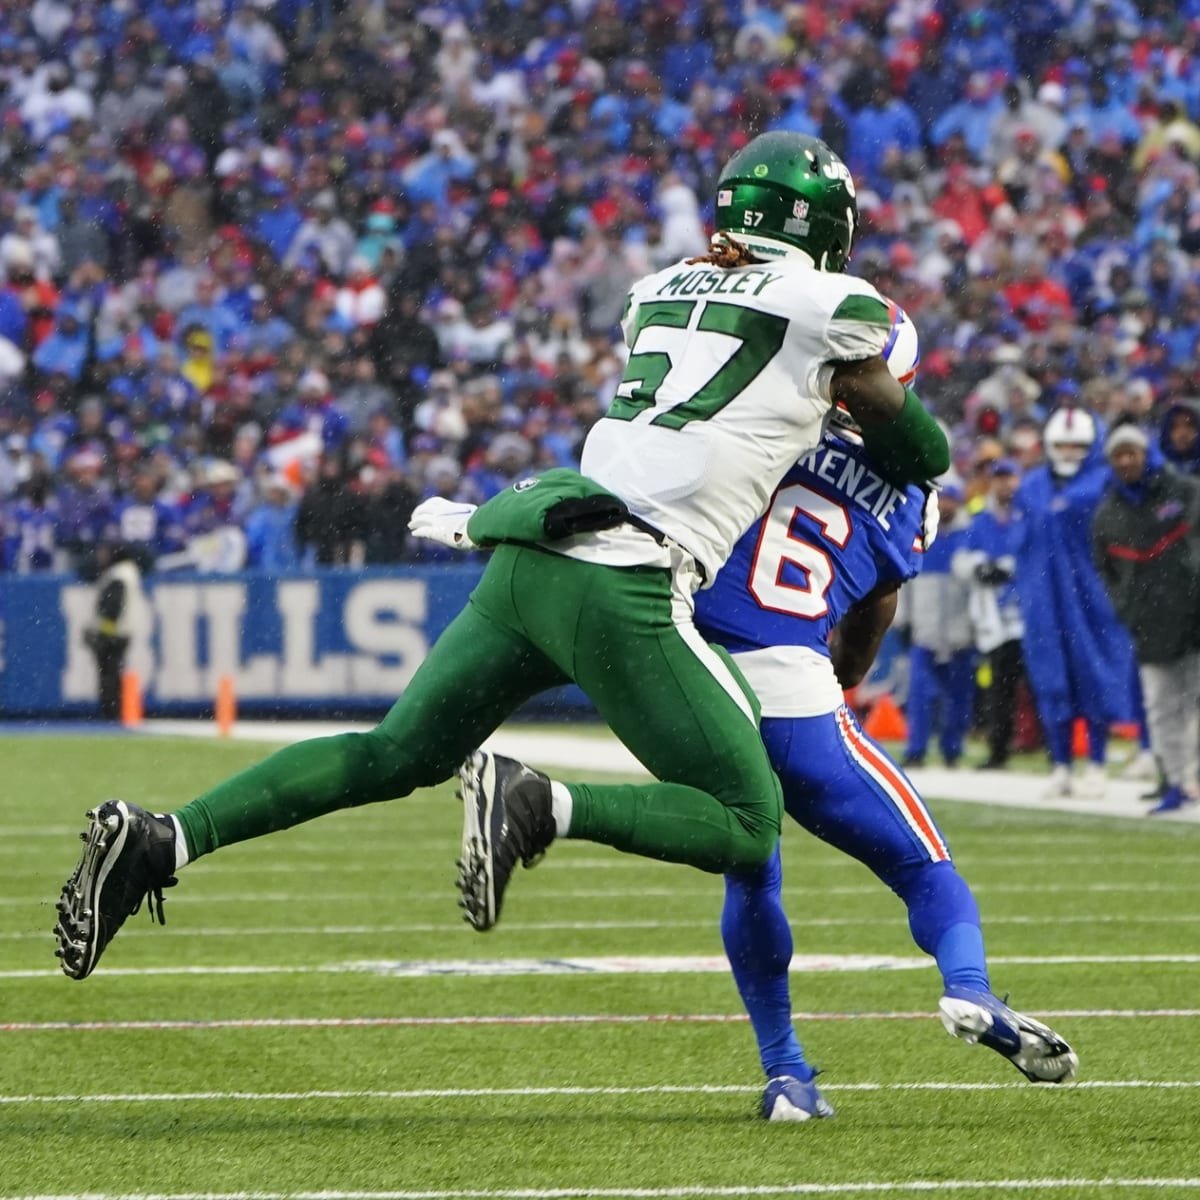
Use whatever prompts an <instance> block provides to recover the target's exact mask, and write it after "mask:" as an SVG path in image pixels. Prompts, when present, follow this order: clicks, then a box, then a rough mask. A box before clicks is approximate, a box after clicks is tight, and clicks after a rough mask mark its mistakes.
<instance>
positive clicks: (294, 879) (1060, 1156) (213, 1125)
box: [0, 729, 1200, 1200]
mask: <svg viewBox="0 0 1200 1200" xmlns="http://www.w3.org/2000/svg"><path fill="white" fill-rule="evenodd" d="M520 732H521V733H522V736H535V737H537V738H539V739H546V738H561V737H562V736H563V732H564V731H563V730H561V729H558V730H537V731H528V730H526V731H520ZM572 736H573V737H574V742H575V743H577V742H578V741H579V740H580V738H579V737H575V736H574V735H572ZM583 736H585V737H587V738H589V739H590V740H592V741H597V740H599V743H600V744H601V745H603V741H602V739H595V738H592V735H591V734H590V733H589V734H585V735H583ZM266 749H267V747H265V746H263V745H261V744H258V743H255V742H242V741H237V740H226V741H221V742H205V741H198V740H191V739H185V738H180V737H174V736H165V735H164V736H158V737H97V736H69V737H51V736H36V737H34V736H19V735H17V736H0V752H2V753H3V762H4V768H5V779H6V782H7V787H5V789H4V791H3V794H2V795H0V831H2V832H3V834H4V837H3V838H2V839H0V869H2V870H3V872H4V875H5V878H6V879H7V881H8V886H7V887H6V888H4V889H3V892H2V893H0V947H2V948H3V953H2V955H0V978H2V979H3V983H2V984H0V987H2V989H3V990H2V993H0V994H2V995H3V997H4V1003H3V1005H2V1006H0V1046H2V1048H3V1059H2V1061H3V1063H4V1072H3V1077H2V1080H0V1113H2V1114H3V1120H2V1121H0V1200H12V1198H14V1197H18V1196H20V1197H31V1196H47V1197H49V1196H54V1197H83V1196H88V1197H95V1198H101V1197H117V1196H133V1197H139V1198H140V1197H151V1196H161V1197H172V1198H177V1200H182V1198H183V1197H197V1198H198V1197H201V1196H204V1197H214V1198H215V1197H229V1198H230V1200H234V1198H235V1197H236V1198H238V1200H251V1198H252V1197H260V1198H262V1200H268V1198H273V1197H276V1196H278V1197H284V1196H294V1197H299V1196H313V1197H322V1198H323V1200H339V1198H340V1200H384V1198H385V1197H394V1198H395V1200H454V1198H459V1197H461V1198H463V1200H466V1198H468V1197H481V1198H482V1197H492V1198H500V1197H512V1198H513V1200H517V1198H527V1200H555V1198H558V1197H562V1198H564V1200H565V1198H567V1197H575V1196H610V1197H618V1196H630V1197H635V1196H638V1197H647V1198H650V1197H674V1196H681V1197H682V1196H697V1197H708V1196H712V1197H717V1196H773V1195H779V1196H784V1195H815V1196H821V1195H829V1196H855V1195H862V1196H868V1195H912V1194H925V1193H940V1194H945V1195H947V1196H954V1197H967V1198H971V1200H974V1198H982V1197H989V1196H997V1195H1005V1196H1008V1195H1013V1194H1028V1195H1031V1196H1032V1195H1035V1194H1036V1195H1042V1194H1049V1195H1052V1196H1054V1197H1085V1196H1087V1197H1092V1196H1097V1197H1103V1196H1117V1195H1119V1196H1122V1197H1134V1198H1136V1197H1142V1196H1163V1195H1168V1194H1180V1195H1184V1194H1189V1195H1196V1194H1200V1149H1198V1147H1197V1142H1196V1137H1195V1114H1196V1112H1197V1111H1198V1110H1197V1093H1198V1092H1200V1005H1198V1003H1197V997H1198V996H1200V986H1198V985H1200V943H1198V941H1197V936H1196V934H1197V930H1198V928H1200V875H1198V874H1197V871H1196V865H1195V864H1196V860H1197V851H1198V850H1200V830H1198V829H1197V828H1196V825H1195V823H1194V821H1193V822H1178V823H1173V824H1168V823H1160V822H1157V821H1147V820H1145V819H1144V818H1142V819H1140V820H1138V821H1133V820H1128V819H1121V818H1119V817H1117V816H1115V815H1104V816H1098V815H1095V814H1086V813H1078V812H1054V811H1049V810H1046V809H1044V808H1040V807H1034V808H1031V809H1018V808H1002V807H999V806H996V805H994V804H987V803H982V802H980V801H979V798H977V799H976V802H974V803H969V804H968V803H958V802H954V801H946V802H939V803H937V804H936V805H935V811H936V813H937V815H938V817H939V820H940V821H941V823H942V825H943V827H944V829H945V831H946V833H947V835H948V837H949V839H950V842H951V846H952V848H953V849H954V850H955V854H956V858H957V859H958V861H959V862H960V864H961V865H962V867H963V869H964V872H965V873H966V874H967V876H968V878H970V879H971V881H972V883H973V884H974V886H975V887H976V890H977V892H978V895H979V899H980V903H981V906H982V908H983V912H984V919H985V929H986V932H987V933H988V943H989V950H990V953H991V955H992V959H993V976H994V982H995V986H996V988H997V990H998V991H999V992H1001V993H1002V994H1003V993H1004V992H1005V991H1011V992H1012V997H1011V998H1012V1002H1013V1003H1014V1004H1016V1005H1017V1006H1018V1007H1021V1008H1023V1009H1025V1010H1026V1011H1028V1012H1030V1013H1032V1014H1035V1015H1038V1014H1041V1015H1045V1016H1048V1017H1052V1019H1053V1020H1054V1022H1055V1024H1056V1025H1057V1026H1059V1027H1060V1028H1061V1029H1062V1031H1063V1032H1064V1033H1066V1034H1067V1036H1068V1037H1070V1038H1071V1040H1072V1041H1073V1042H1074V1043H1075V1045H1076V1048H1077V1050H1078V1051H1079V1054H1080V1058H1081V1071H1080V1082H1079V1084H1078V1085H1076V1086H1071V1087H1063V1088H1052V1087H1034V1086H1032V1085H1027V1084H1025V1083H1024V1082H1023V1081H1022V1080H1021V1079H1020V1077H1019V1076H1018V1075H1017V1073H1016V1072H1015V1071H1014V1070H1013V1069H1012V1068H1011V1067H1010V1066H1009V1065H1008V1064H1007V1063H1004V1062H1003V1061H1002V1060H1000V1059H999V1058H997V1057H996V1056H994V1055H992V1054H990V1053H989V1052H987V1051H985V1050H982V1049H980V1048H971V1047H967V1046H964V1045H962V1044H961V1043H957V1042H954V1041H953V1040H952V1039H950V1038H948V1037H946V1036H945V1034H944V1033H943V1032H942V1031H941V1028H940V1025H939V1024H938V1023H937V1022H936V1020H935V1019H934V1018H933V1016H932V1014H933V1012H934V1011H935V1007H936V1000H937V994H938V988H937V978H936V973H935V972H934V971H933V969H932V968H931V966H930V965H928V963H927V960H924V959H922V958H921V957H920V956H919V954H918V953H917V951H916V950H915V948H914V947H913V946H912V944H911V942H910V941H909V939H908V935H907V930H906V927H905V922H904V918H903V910H902V909H901V908H900V906H899V905H898V903H897V902H896V901H895V899H894V898H893V897H891V895H890V894H889V893H887V892H886V891H884V890H883V889H882V888H881V887H879V886H878V885H877V884H875V882H874V881H873V880H872V879H871V877H870V876H869V875H868V874H867V873H866V872H865V871H863V870H862V868H860V867H858V866H857V865H856V864H853V863H851V862H849V861H848V860H846V859H844V858H841V857H840V856H838V855H837V854H835V853H834V852H832V851H830V850H827V849H826V848H825V847H822V846H819V845H816V844H814V843H813V842H812V841H811V839H808V838H806V837H803V836H798V834H797V833H796V831H791V832H790V835H788V836H785V841H784V847H785V886H786V889H787V890H786V899H787V902H788V907H789V914H790V916H791V918H792V921H793V926H794V931H795V936H796V948H797V959H796V961H795V963H794V964H793V986H794V997H795V1004H796V1007H797V1009H798V1010H800V1012H799V1013H798V1019H799V1020H800V1031H801V1035H802V1037H803V1038H804V1040H805V1042H806V1045H807V1046H808V1048H809V1051H810V1055H811V1057H812V1058H813V1059H814V1061H816V1062H817V1063H818V1064H820V1065H821V1066H822V1067H823V1068H824V1072H825V1073H824V1075H823V1077H822V1087H823V1088H824V1089H825V1090H826V1091H827V1093H828V1095H829V1097H830V1099H831V1100H832V1102H833V1103H834V1104H835V1105H836V1106H837V1108H838V1116H837V1118H836V1119H835V1120H833V1121H826V1122H820V1123H812V1124H809V1125H806V1126H768V1125H766V1124H764V1123H762V1122H759V1121H757V1120H756V1119H755V1118H754V1115H753V1113H754V1105H755V1102H756V1099H757V1096H758V1092H759V1089H760V1086H761V1085H760V1080H759V1072H758V1067H757V1060H756V1056H755V1054H754V1048H753V1041H752V1038H751V1036H750V1031H749V1028H748V1026H747V1024H746V1022H745V1020H744V1018H743V1017H742V1015H741V1012H740V1007H739V1005H738V1001H737V996H736V993H735V991H734V988H733V985H732V982H731V981H730V979H729V977H728V975H727V973H726V972H725V970H724V967H723V963H722V961H721V957H720V955H721V945H720V937H719V931H718V928H717V919H718V915H719V912H720V901H721V889H720V883H719V881H718V880H716V879H713V878H710V877H707V876H704V875H702V874H700V873H697V872H693V871H688V870H686V869H684V868H678V867H671V866H667V865H662V864H653V863H641V862H640V861H637V860H634V859H631V858H629V857H624V856H621V855H618V854H615V853H610V852H608V851H605V850H603V849H601V848H598V847H595V846H590V845H585V844H562V845H559V846H556V847H555V848H554V849H553V851H552V853H551V854H550V856H549V857H548V858H547V861H546V862H545V864H543V865H542V866H540V867H539V868H538V869H537V870H536V871H534V872H531V873H528V874H524V873H523V874H522V876H521V877H520V878H518V879H517V880H516V882H515V884H514V887H513V891H512V893H511V896H510V899H509V902H508V905H507V908H506V914H505V916H506V919H505V921H504V922H503V923H502V924H501V926H500V928H499V929H497V930H496V931H494V932H493V933H491V934H489V935H486V936H480V935H477V934H475V933H473V932H471V931H470V930H468V929H467V928H466V927H465V925H462V924H461V923H460V922H459V921H458V920H457V912H456V909H455V907H454V900H455V896H456V893H455V892H454V889H453V886H452V879H453V873H454V872H453V859H454V856H455V852H456V847H457V837H458V823H459V810H458V806H457V804H455V803H454V802H453V799H452V791H453V789H452V787H451V786H449V785H447V786H445V787H442V788H439V789H434V790H431V791H428V792H423V793H419V794H418V795H416V796H414V797H412V798H410V799H409V800H407V801H403V802H398V803H395V804H390V805H378V806H374V807H372V808H370V809H366V810H359V811H352V812H345V813H339V814H336V815H334V816H331V817H328V818H325V819H324V820H322V821H321V822H320V823H319V824H317V823H314V824H311V825H308V826H304V827H300V828H297V829H294V830H291V831H288V832H287V833H284V834H280V835H277V836H276V837H273V838H271V839H269V840H266V841H262V842H260V843H257V844H254V843H249V844H245V845H241V846H235V847H230V848H228V849H227V850H225V851H223V852H221V853H220V854H219V855H217V856H214V858H213V859H212V860H210V861H206V862H203V863H199V864H197V865H196V866H195V867H193V868H188V869H187V870H186V871H185V872H184V873H183V875H182V876H181V881H180V886H179V888H178V889H175V890H173V891H172V892H169V893H168V899H167V920H168V925H167V927H166V928H165V929H159V928H158V927H157V926H153V925H151V923H150V921H149V920H148V919H147V918H146V917H145V916H144V914H141V913H139V914H138V915H137V916H135V917H134V918H132V919H131V921H130V923H129V925H128V926H127V928H126V929H125V930H124V931H123V932H122V934H121V936H120V937H119V938H118V939H117V941H116V942H115V943H114V944H113V946H112V947H111V948H110V950H109V952H108V954H107V955H106V957H105V959H104V961H103V962H102V963H101V966H100V968H99V969H98V971H97V973H96V975H95V976H94V977H93V978H92V979H90V980H88V981H86V982H85V983H82V984H76V983H72V982H70V981H68V980H66V979H65V978H63V977H62V976H61V975H59V974H58V973H57V971H56V969H55V967H54V964H53V958H52V938H51V937H50V934H49V929H50V926H51V925H53V923H54V912H53V903H54V900H55V898H56V896H57V892H58V888H59V887H60V885H61V883H62V880H63V878H65V875H66V874H67V873H68V872H69V870H70V868H71V866H72V865H73V863H74V860H75V855H76V847H77V845H78V843H77V842H75V841H74V840H73V834H74V832H75V831H76V830H78V829H79V828H81V827H82V822H81V818H82V813H83V810H84V809H85V808H87V807H88V806H89V805H90V804H92V803H94V802H95V801H96V800H98V799H102V798H103V797H105V796H108V795H121V796H126V797H128V798H130V799H135V800H138V801H139V802H141V803H145V804H147V805H148V806H151V807H168V806H174V805H177V804H178V803H180V802H181V801H183V800H185V799H186V798H188V797H189V796H190V795H192V794H193V793H194V792H195V791H197V790H199V789H201V788H203V787H204V786H206V785H207V784H209V783H210V782H213V781H215V780H217V779H219V778H221V777H223V776H224V775H226V774H228V773H229V772H231V771H232V770H235V769H237V768H238V767H240V766H242V765H245V764H247V763H249V762H252V761H255V760H256V759H257V758H259V757H261V755H262V754H263V753H264V752H265V750H266ZM578 750H579V747H578V745H577V744H576V745H574V746H573V751H572V752H573V753H575V754H576V758H575V761H576V762H577V763H578V761H579V760H578ZM591 769H593V770H594V769H596V768H595V767H592V768H591ZM625 769H629V768H628V767H626V768H625ZM929 774H930V775H933V774H934V773H933V772H930V773H929ZM940 774H942V775H948V774H949V773H946V772H942V773H940ZM972 778H973V777H972V776H971V775H970V774H969V773H966V772H963V773H959V774H958V775H957V776H954V777H952V778H951V780H950V783H951V784H954V785H956V786H959V787H960V789H961V790H962V791H964V792H967V791H970V790H971V787H972V784H971V780H972ZM991 778H992V779H995V778H996V777H991ZM959 780H961V781H962V782H961V784H958V783H957V781H959ZM927 786H928V784H927ZM942 786H943V785H939V788H938V790H942ZM944 786H949V785H944ZM1005 786H1006V787H1008V788H1009V789H1011V790H1012V791H1014V792H1016V791H1019V790H1020V789H1021V784H1020V783H1018V782H1016V781H1012V780H1010V781H1009V782H1008V783H1007V784H1006V785H1005ZM929 790H930V792H931V794H932V793H933V791H934V788H933V787H932V786H930V787H929ZM1017 798H1018V799H1020V797H1017ZM1119 803H1121V799H1120V798H1119V797H1118V799H1117V800H1115V801H1114V808H1115V807H1116V806H1117V805H1118V804H1119ZM1134 811H1135V812H1138V813H1140V811H1142V809H1138V808H1135V809H1134Z"/></svg>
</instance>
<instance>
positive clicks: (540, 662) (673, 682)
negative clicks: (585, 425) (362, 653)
mask: <svg viewBox="0 0 1200 1200" xmlns="http://www.w3.org/2000/svg"><path fill="white" fill-rule="evenodd" d="M570 680H574V681H575V682H576V683H577V684H578V685H579V686H580V687H581V688H582V689H583V691H584V692H586V693H587V695H588V696H589V697H590V698H591V700H592V702H593V703H594V704H595V706H596V708H597V709H598V710H599V712H600V715H601V716H602V717H603V718H604V720H605V721H606V722H607V723H608V725H609V726H610V728H611V729H612V730H613V732H614V733H615V734H616V735H617V736H618V737H619V738H620V739H621V741H622V742H624V743H625V745H626V746H627V747H628V748H629V749H630V750H631V751H632V752H633V753H634V754H635V755H636V756H637V757H638V758H639V759H640V760H641V761H642V763H644V764H645V766H646V767H647V769H648V770H649V771H650V772H651V774H653V775H654V776H655V777H656V778H657V779H658V780H660V781H661V782H657V783H647V784H639V785H621V786H613V785H601V784H571V785H569V787H570V791H571V794H572V801H573V811H572V819H571V830H570V836H571V837H581V838H587V839H589V840H591V841H596V842H603V843H604V844H606V845H610V846H615V847H616V848H617V849H619V850H626V851H629V852H631V853H635V854H641V855H646V856H648V857H651V858H658V859H663V860H666V861H669V862H681V863H688V864H690V865H692V866H695V867H699V868H701V869H702V870H706V871H717V872H721V871H727V870H736V869H739V868H747V867H752V866H754V865H757V864H759V863H761V862H764V861H765V860H766V859H767V858H768V857H769V856H770V854H771V851H772V850H773V849H774V846H775V842H776V839H777V838H778V836H779V824H780V815H781V812H782V798H781V794H780V790H779V784H778V781H777V780H776V778H775V775H774V773H773V772H772V770H771V767H770V764H769V762H768V760H767V755H766V751H765V750H764V748H763V745H762V742H761V740H760V739H759V736H758V729H757V724H756V717H757V713H756V711H755V709H754V702H753V700H752V698H751V693H750V690H749V688H748V687H747V686H746V685H745V682H744V681H743V680H742V679H741V677H740V675H739V674H738V673H737V671H736V668H734V666H733V664H732V663H731V662H730V660H729V658H728V656H727V655H725V654H724V652H723V651H717V650H714V649H713V648H712V647H710V646H709V645H707V643H705V642H704V641H703V639H702V638H701V637H700V636H699V634H698V633H697V632H696V630H695V627H694V626H693V625H692V623H691V619H690V602H689V601H688V599H687V598H686V597H685V596H683V595H682V594H681V593H680V592H679V590H678V588H677V586H676V585H675V584H674V583H673V577H672V574H671V572H669V571H667V570H664V569H660V568H650V567H631V568H617V567H608V566H602V565H599V564H596V563H586V562H581V561H579V560H577V559H572V558H567V557H565V556H563V555H559V554H553V553H549V552H546V551H542V550H536V549H533V548H524V547H517V546H501V547H499V548H498V549H497V550H496V551H495V553H494V554H493V555H492V557H491V560H490V562H489V563H488V566H487V569H486V570H485V572H484V575H483V578H482V579H481V581H480V583H479V586H478V587H477V588H476V589H475V591H474V592H473V593H472V595H471V599H470V602H469V603H468V605H467V607H466V608H465V609H463V611H462V612H461V613H459V615H458V616H457V617H456V618H455V619H454V621H453V622H452V623H451V624H450V626H449V627H448V628H447V629H446V631H445V632H444V633H443V634H442V636H441V637H440V638H439V639H438V640H437V642H436V644H435V645H434V646H433V648H432V649H431V650H430V652H429V655H428V657H427V658H426V659H425V661H424V662H423V663H422V664H421V666H420V668H419V669H418V670H417V672H416V674H415V675H414V677H413V680H412V683H411V684H410V685H409V687H408V688H407V689H406V690H405V692H404V694H403V695H402V696H401V697H400V699H399V700H397V701H396V703H395V704H394V705H393V706H392V708H391V710H390V711H389V712H388V714H387V716H386V717H384V719H383V720H382V721H381V722H380V724H379V725H378V726H377V727H376V728H375V729H373V730H372V731H371V732H370V733H365V734H360V733H345V734H338V735H336V736H334V737H327V738H315V739H312V740H310V741H306V742H300V743H297V744H296V745H294V746H289V747H287V748H286V749H283V750H280V751H279V752H278V753H276V754H274V755H272V756H271V757H270V758H268V759H266V760H265V761H264V762H262V763H259V764H258V765H257V766H254V767H251V768H249V769H248V770H246V771H243V772H242V773H241V774H239V775H236V776H234V777H233V778H232V779H229V780H227V781H226V782H224V783H222V784H219V785H218V786H217V787H215V788H213V789H212V790H211V791H209V792H207V793H205V794H204V795H203V796H200V797H199V798H198V799H196V800H193V801H192V802H191V803H190V804H188V805H186V806H185V807H184V808H182V809H181V810H179V812H178V813H177V814H176V816H177V817H178V818H179V821H180V823H181V825H182V827H183V829H184V832H185V834H186V838H187V844H188V849H189V853H190V855H191V857H193V858H195V857H198V856H200V855H202V854H206V853H209V852H210V851H212V850H215V849H216V848H217V847H218V846H223V845H227V844H229V843H231V842H238V841H243V840H245V839H246V838H251V837H258V836H259V835H261V834H264V833H271V832H273V831H274V830H277V829H285V828H287V827H289V826H291V825H296V824H298V823H300V822H301V821H307V820H311V819H312V818H313V817H318V816H321V815H322V814H324V813H327V812H332V811H335V810H337V809H341V808H349V807H352V806H354V805H360V804H369V803H372V802H374V801H377V800H391V799H395V798H397V797H401V796H406V795H408V794H409V793H410V792H411V791H413V789H415V788H418V787H427V786H430V785H432V784H436V783H440V782H441V781H442V780H444V779H446V778H447V777H449V776H450V775H452V774H453V773H454V771H455V770H456V769H457V768H458V766H459V764H460V763H461V762H462V760H463V759H464V758H465V757H466V756H467V755H468V754H470V753H471V752H472V751H473V750H474V749H475V748H476V747H477V746H478V745H479V743H480V742H482V741H483V740H484V739H485V738H486V737H487V736H488V735H489V734H491V733H492V732H493V731H494V730H495V729H496V727H497V726H498V725H499V724H500V723H501V722H502V721H503V720H504V719H505V718H506V717H508V716H509V715H510V714H511V713H512V712H513V710H514V709H516V708H517V707H519V706H520V705H521V704H523V703H524V702H525V701H526V700H528V699H529V698H530V697H532V696H534V695H536V694H537V693H538V692H541V691H544V690H545V689H546V688H549V687H553V686H556V685H558V684H562V683H565V682H568V681H570Z"/></svg>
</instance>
